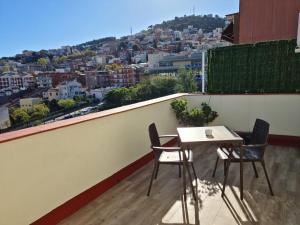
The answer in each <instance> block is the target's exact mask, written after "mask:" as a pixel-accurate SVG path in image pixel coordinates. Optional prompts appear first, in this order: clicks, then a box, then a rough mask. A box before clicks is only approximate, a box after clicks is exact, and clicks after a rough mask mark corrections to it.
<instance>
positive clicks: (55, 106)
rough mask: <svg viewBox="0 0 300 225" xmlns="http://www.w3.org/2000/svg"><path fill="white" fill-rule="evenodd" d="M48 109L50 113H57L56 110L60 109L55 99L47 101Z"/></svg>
mask: <svg viewBox="0 0 300 225" xmlns="http://www.w3.org/2000/svg"><path fill="white" fill-rule="evenodd" d="M48 107H49V109H50V111H51V112H54V111H57V110H59V109H60V107H59V105H58V103H57V100H56V99H52V100H51V101H49V102H48Z"/></svg>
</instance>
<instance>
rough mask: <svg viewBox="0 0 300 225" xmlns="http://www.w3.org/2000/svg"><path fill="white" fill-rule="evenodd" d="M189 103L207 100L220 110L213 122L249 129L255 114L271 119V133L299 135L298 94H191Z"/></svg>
mask: <svg viewBox="0 0 300 225" xmlns="http://www.w3.org/2000/svg"><path fill="white" fill-rule="evenodd" d="M187 99H188V102H189V107H190V108H192V107H195V106H199V105H200V104H201V103H202V102H209V103H210V106H211V107H212V109H213V110H215V111H217V112H218V113H219V117H218V118H217V119H216V120H215V121H214V123H212V124H214V125H227V126H228V127H230V128H233V129H234V130H237V131H251V130H252V128H253V124H254V122H255V119H256V118H260V119H264V120H266V121H268V122H269V123H270V133H271V134H278V135H288V136H300V95H299V94H294V95H293V94H283V95H279V94H278V95H277V94H276V95H190V96H188V97H187Z"/></svg>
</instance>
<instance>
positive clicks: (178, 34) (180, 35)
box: [174, 30, 182, 40]
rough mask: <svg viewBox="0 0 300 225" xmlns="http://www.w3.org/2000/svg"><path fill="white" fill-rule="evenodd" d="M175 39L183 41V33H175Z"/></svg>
mask: <svg viewBox="0 0 300 225" xmlns="http://www.w3.org/2000/svg"><path fill="white" fill-rule="evenodd" d="M174 38H175V39H179V40H182V32H181V31H178V30H176V31H174Z"/></svg>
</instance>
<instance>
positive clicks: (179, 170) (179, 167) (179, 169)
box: [178, 164, 181, 178]
mask: <svg viewBox="0 0 300 225" xmlns="http://www.w3.org/2000/svg"><path fill="white" fill-rule="evenodd" d="M178 172H179V173H178V176H179V178H180V177H181V166H180V164H178Z"/></svg>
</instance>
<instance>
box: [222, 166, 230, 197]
mask: <svg viewBox="0 0 300 225" xmlns="http://www.w3.org/2000/svg"><path fill="white" fill-rule="evenodd" d="M224 165H226V168H225V176H224V182H223V190H222V197H223V196H224V193H225V187H226V183H227V177H228V172H229V166H230V161H228V162H226V163H224Z"/></svg>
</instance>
